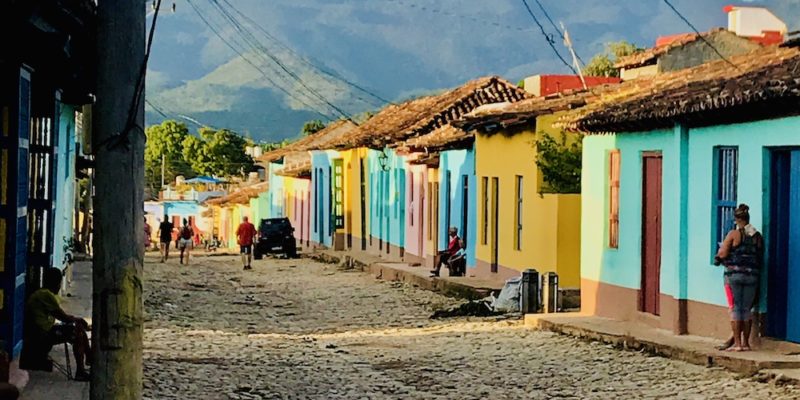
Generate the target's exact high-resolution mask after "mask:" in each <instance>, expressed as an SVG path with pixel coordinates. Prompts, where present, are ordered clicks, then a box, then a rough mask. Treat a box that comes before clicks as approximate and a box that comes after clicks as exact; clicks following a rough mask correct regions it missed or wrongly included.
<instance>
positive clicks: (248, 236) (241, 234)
mask: <svg viewBox="0 0 800 400" xmlns="http://www.w3.org/2000/svg"><path fill="white" fill-rule="evenodd" d="M257 234H258V232H257V231H256V227H255V226H253V224H251V223H250V222H248V221H247V217H244V218H242V223H241V224H239V228H237V229H236V239H237V241H238V242H239V253H241V255H242V264H243V265H244V269H246V270H247V269H253V267H251V266H250V260H251V258H252V257H253V240H254V239H255V238H256V235H257Z"/></svg>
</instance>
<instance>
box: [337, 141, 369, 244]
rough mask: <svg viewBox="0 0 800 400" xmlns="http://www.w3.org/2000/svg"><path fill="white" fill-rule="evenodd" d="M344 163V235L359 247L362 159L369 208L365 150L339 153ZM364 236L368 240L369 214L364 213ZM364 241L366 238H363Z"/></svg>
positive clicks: (359, 149) (358, 149) (367, 199)
mask: <svg viewBox="0 0 800 400" xmlns="http://www.w3.org/2000/svg"><path fill="white" fill-rule="evenodd" d="M339 156H340V157H341V158H342V160H343V161H344V226H345V229H344V231H343V232H344V233H345V234H350V235H352V237H353V242H352V243H353V247H354V248H357V249H358V248H360V246H361V239H362V237H361V170H360V159H361V158H364V169H366V171H364V179H365V180H366V181H367V188H366V204H367V207H369V170H368V168H367V149H366V148H363V147H361V148H357V149H351V150H345V151H340V152H339ZM366 219H367V220H366V221H365V224H366V236H367V238H369V212H367V213H366ZM365 239H366V238H365Z"/></svg>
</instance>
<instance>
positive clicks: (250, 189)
mask: <svg viewBox="0 0 800 400" xmlns="http://www.w3.org/2000/svg"><path fill="white" fill-rule="evenodd" d="M268 189H269V184H268V183H267V182H259V183H256V184H253V185H250V186H245V187H242V188H239V189H237V190H235V191H233V192H231V193H228V194H227V195H225V196H222V197H216V198H213V199H209V200H207V201H206V204H208V205H216V206H222V207H224V206H227V205H232V204H248V203H249V202H250V199H254V198H256V197H258V195H259V194H261V193H264V192H265V191H267V190H268Z"/></svg>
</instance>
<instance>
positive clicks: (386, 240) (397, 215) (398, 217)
mask: <svg viewBox="0 0 800 400" xmlns="http://www.w3.org/2000/svg"><path fill="white" fill-rule="evenodd" d="M367 168H368V175H369V188H370V190H371V191H372V195H371V196H370V204H369V207H368V210H367V213H368V215H369V221H370V240H369V249H370V250H371V251H372V252H374V253H379V254H382V255H386V256H387V257H388V258H402V257H403V256H404V255H405V254H404V252H405V240H406V234H405V228H406V226H405V220H406V219H405V215H406V201H405V192H406V159H405V157H403V156H401V155H399V154H397V152H396V151H395V150H394V149H389V148H384V149H383V150H369V151H368V153H367Z"/></svg>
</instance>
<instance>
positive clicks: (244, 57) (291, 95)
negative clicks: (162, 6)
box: [186, 0, 336, 121]
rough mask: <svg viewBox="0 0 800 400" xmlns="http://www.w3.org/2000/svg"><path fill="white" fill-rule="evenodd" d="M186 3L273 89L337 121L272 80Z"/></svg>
mask: <svg viewBox="0 0 800 400" xmlns="http://www.w3.org/2000/svg"><path fill="white" fill-rule="evenodd" d="M186 2H187V3H189V5H190V6H191V7H192V9H193V10H194V11H195V13H196V14H197V16H198V17H200V19H201V20H202V21H203V23H204V24H205V25H206V26H207V27H208V28H209V29H210V30H211V32H213V33H214V34H215V35H216V36H217V37H218V38H219V39H220V40H221V41H222V43H224V44H225V45H226V46H228V47H229V48H230V49H231V50H233V51H234V52H235V53H236V54H238V55H239V57H241V58H242V60H244V61H245V62H246V63H248V64H250V66H252V67H253V68H255V69H256V70H257V71H258V72H260V73H261V75H262V76H263V77H264V78H265V79H266V80H267V81H268V82H269V83H271V84H272V86H273V87H275V88H276V89H278V90H280V91H281V92H283V93H284V94H286V95H287V96H289V98H291V99H294V100H296V101H298V102H299V103H300V104H302V105H304V106H306V107H307V108H308V109H310V110H311V111H313V112H315V113H317V114H319V115H320V116H322V117H323V118H325V119H327V120H329V121H333V120H335V119H336V118H335V117H333V116H331V115H330V114H327V113H324V112H321V111H319V109H317V108H316V107H314V106H312V105H310V104H308V103H306V102H305V101H304V100H303V99H301V98H299V97H298V96H297V95H295V94H294V93H292V92H290V91H289V90H287V89H285V88H284V87H283V86H281V85H279V84H278V83H277V82H275V81H274V80H273V79H272V77H270V76H269V74H267V73H266V72H265V71H264V70H263V69H261V67H259V66H258V65H256V64H255V63H253V62H252V61H251V60H250V59H249V58H247V56H245V55H244V53H242V52H241V51H240V50H239V49H237V48H236V47H235V46H234V45H233V44H231V42H229V41H228V40H227V39H226V38H225V36H223V35H222V33H221V32H220V31H219V30H218V29H217V28H215V27H214V25H213V24H212V23H211V22H210V21H209V20H208V19H207V18H206V17H205V16H204V15H203V13H202V12H201V10H200V9H199V8H198V7H197V6H196V5H195V4H194V3H193V2H192V0H187V1H186Z"/></svg>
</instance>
